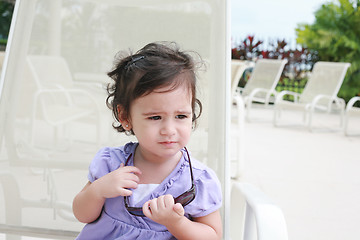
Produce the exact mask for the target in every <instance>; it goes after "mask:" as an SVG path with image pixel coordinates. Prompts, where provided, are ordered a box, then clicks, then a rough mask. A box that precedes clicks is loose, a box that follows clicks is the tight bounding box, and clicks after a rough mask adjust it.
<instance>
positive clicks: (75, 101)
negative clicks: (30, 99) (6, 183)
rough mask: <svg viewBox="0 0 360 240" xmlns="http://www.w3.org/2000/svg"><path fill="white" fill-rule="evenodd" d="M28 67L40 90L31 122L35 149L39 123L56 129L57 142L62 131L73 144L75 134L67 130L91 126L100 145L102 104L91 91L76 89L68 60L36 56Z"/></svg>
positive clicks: (30, 60) (29, 61) (34, 104)
mask: <svg viewBox="0 0 360 240" xmlns="http://www.w3.org/2000/svg"><path fill="white" fill-rule="evenodd" d="M27 63H28V66H29V69H30V72H31V74H32V77H33V78H34V80H35V83H36V87H37V91H36V92H35V93H34V103H33V114H32V119H31V122H32V124H31V125H32V126H31V127H32V134H31V145H36V140H35V136H36V122H38V121H39V119H40V120H41V121H44V122H46V123H47V124H49V125H51V126H53V127H54V128H55V134H54V135H53V136H54V142H57V141H58V140H59V139H58V138H59V136H58V133H59V130H62V133H63V134H64V136H65V135H68V136H67V137H68V138H69V140H70V142H71V140H72V137H71V134H70V133H69V131H71V130H69V129H67V124H69V123H74V122H78V123H80V124H82V125H84V124H85V125H86V124H88V123H91V124H92V127H91V129H90V131H91V132H94V133H95V138H93V143H96V145H99V141H100V137H99V132H100V112H99V108H98V107H97V106H98V104H99V102H98V101H96V99H95V98H94V97H93V96H92V95H91V94H90V93H89V92H88V91H85V90H82V89H80V88H75V87H74V85H73V80H72V75H71V72H70V70H69V67H68V65H67V62H66V60H65V59H64V58H63V57H61V56H48V55H37V56H35V55H32V56H28V57H27ZM39 117H41V118H39ZM91 119H93V121H91ZM67 142H68V141H67Z"/></svg>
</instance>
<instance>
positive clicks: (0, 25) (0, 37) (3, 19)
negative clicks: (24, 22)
mask: <svg viewBox="0 0 360 240" xmlns="http://www.w3.org/2000/svg"><path fill="white" fill-rule="evenodd" d="M14 4H15V0H6V1H5V0H0V45H6V39H7V38H8V35H9V30H10V23H11V18H12V13H13V10H14Z"/></svg>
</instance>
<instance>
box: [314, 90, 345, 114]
mask: <svg viewBox="0 0 360 240" xmlns="http://www.w3.org/2000/svg"><path fill="white" fill-rule="evenodd" d="M324 99H325V100H328V104H327V105H328V106H327V111H328V112H330V110H331V104H332V102H333V101H335V103H336V104H337V105H339V106H340V107H343V106H345V101H344V99H342V98H338V97H335V98H334V97H333V96H329V95H323V94H319V95H317V96H316V97H315V98H314V99H313V101H312V102H311V105H310V108H311V110H314V109H315V107H316V106H317V104H318V102H319V101H320V100H324ZM343 110H344V109H342V111H343Z"/></svg>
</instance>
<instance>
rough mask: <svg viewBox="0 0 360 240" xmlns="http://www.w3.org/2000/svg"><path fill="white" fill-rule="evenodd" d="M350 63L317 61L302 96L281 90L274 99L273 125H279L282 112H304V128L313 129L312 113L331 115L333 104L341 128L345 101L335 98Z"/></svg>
mask: <svg viewBox="0 0 360 240" xmlns="http://www.w3.org/2000/svg"><path fill="white" fill-rule="evenodd" d="M349 67H350V63H342V62H317V63H315V65H314V68H313V70H312V72H311V75H310V77H309V79H308V81H307V83H306V86H305V88H304V90H303V92H302V93H301V94H299V93H295V92H291V91H287V90H285V91H281V92H280V93H279V94H278V96H277V97H276V101H275V107H274V119H273V120H274V122H273V123H274V126H279V120H280V115H281V111H282V110H285V109H287V110H300V111H302V112H303V113H304V121H305V125H307V127H308V129H309V130H312V119H313V114H314V112H315V111H322V112H327V113H329V112H331V111H332V110H333V107H334V105H335V106H336V107H337V109H338V110H339V111H340V126H342V123H343V115H344V108H345V101H344V100H343V99H342V98H339V97H337V94H338V92H339V89H340V87H341V84H342V83H343V81H344V78H345V75H346V72H347V69H348V68H349ZM286 95H291V96H293V97H294V101H293V102H291V101H287V100H285V99H284V96H286Z"/></svg>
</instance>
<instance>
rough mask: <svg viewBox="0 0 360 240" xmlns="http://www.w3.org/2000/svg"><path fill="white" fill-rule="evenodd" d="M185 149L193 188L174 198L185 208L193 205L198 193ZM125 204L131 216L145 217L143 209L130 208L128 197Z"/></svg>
mask: <svg viewBox="0 0 360 240" xmlns="http://www.w3.org/2000/svg"><path fill="white" fill-rule="evenodd" d="M184 149H185V152H186V154H187V157H188V159H189V166H190V175H191V188H190V189H189V190H187V191H186V192H184V193H182V194H181V195H179V196H177V197H176V198H174V201H175V203H180V204H181V205H182V206H183V207H185V206H186V205H188V204H189V203H191V202H192V201H193V200H194V198H195V193H196V190H195V184H194V177H193V171H192V166H191V161H190V155H189V152H188V150H187V149H186V147H184ZM131 156H132V154H130V156H129V157H128V158H127V160H126V162H125V166H127V164H128V162H129V160H130V158H131ZM124 203H125V208H126V210H127V211H128V212H129V213H130V214H132V215H134V216H138V217H145V215H144V213H143V211H142V207H130V206H129V200H128V197H127V196H125V197H124Z"/></svg>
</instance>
